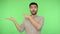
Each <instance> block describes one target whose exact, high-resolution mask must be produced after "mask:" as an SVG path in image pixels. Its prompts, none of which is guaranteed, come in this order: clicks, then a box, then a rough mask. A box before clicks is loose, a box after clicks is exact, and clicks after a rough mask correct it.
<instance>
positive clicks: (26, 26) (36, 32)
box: [19, 15, 44, 34]
mask: <svg viewBox="0 0 60 34" xmlns="http://www.w3.org/2000/svg"><path fill="white" fill-rule="evenodd" d="M33 19H35V20H36V21H37V22H38V24H39V26H38V29H36V28H35V26H34V25H33V24H32V23H31V21H30V20H29V19H24V21H23V24H22V25H21V26H20V30H19V31H20V32H22V31H24V30H26V34H41V29H42V26H43V22H44V17H42V16H37V15H35V16H34V17H33Z"/></svg>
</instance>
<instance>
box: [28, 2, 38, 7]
mask: <svg viewBox="0 0 60 34" xmlns="http://www.w3.org/2000/svg"><path fill="white" fill-rule="evenodd" d="M31 5H36V6H37V7H38V4H37V3H35V2H32V3H30V4H29V7H30V6H31Z"/></svg>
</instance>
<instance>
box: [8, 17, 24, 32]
mask: <svg viewBox="0 0 60 34" xmlns="http://www.w3.org/2000/svg"><path fill="white" fill-rule="evenodd" d="M7 19H8V20H11V21H12V22H13V23H14V24H15V26H16V28H17V30H19V31H20V32H22V31H23V30H24V25H23V24H22V25H21V26H19V25H18V24H17V22H16V20H15V19H14V18H13V17H11V18H7Z"/></svg>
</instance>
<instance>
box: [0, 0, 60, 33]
mask: <svg viewBox="0 0 60 34" xmlns="http://www.w3.org/2000/svg"><path fill="white" fill-rule="evenodd" d="M31 2H36V3H37V4H38V5H39V7H38V8H39V9H38V14H37V15H39V16H44V18H45V21H44V25H43V28H42V31H41V32H42V34H60V0H0V34H25V33H26V32H25V31H24V32H22V33H21V32H19V31H18V30H17V29H16V27H15V25H14V24H13V22H12V21H9V20H6V19H5V18H10V17H14V18H15V19H16V21H17V22H18V24H19V25H21V24H22V22H23V20H24V16H23V15H24V14H29V15H30V11H29V4H30V3H31Z"/></svg>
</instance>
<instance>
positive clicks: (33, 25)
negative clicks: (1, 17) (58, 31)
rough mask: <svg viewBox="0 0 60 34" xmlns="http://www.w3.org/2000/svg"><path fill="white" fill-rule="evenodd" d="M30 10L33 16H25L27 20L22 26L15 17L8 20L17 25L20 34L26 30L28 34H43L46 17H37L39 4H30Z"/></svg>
mask: <svg viewBox="0 0 60 34" xmlns="http://www.w3.org/2000/svg"><path fill="white" fill-rule="evenodd" d="M29 9H30V12H31V15H27V14H24V17H25V19H24V21H23V24H22V25H21V26H19V25H18V24H17V22H16V20H15V19H14V18H13V17H11V18H7V19H8V20H11V21H12V22H13V23H14V24H15V26H16V28H17V30H19V31H20V32H22V31H24V30H26V34H41V28H42V25H43V22H44V17H42V16H37V15H36V14H37V11H38V5H37V3H35V2H32V3H30V5H29Z"/></svg>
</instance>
